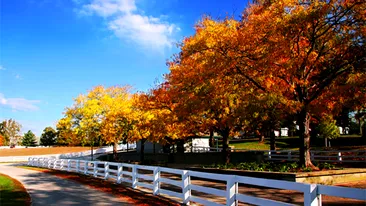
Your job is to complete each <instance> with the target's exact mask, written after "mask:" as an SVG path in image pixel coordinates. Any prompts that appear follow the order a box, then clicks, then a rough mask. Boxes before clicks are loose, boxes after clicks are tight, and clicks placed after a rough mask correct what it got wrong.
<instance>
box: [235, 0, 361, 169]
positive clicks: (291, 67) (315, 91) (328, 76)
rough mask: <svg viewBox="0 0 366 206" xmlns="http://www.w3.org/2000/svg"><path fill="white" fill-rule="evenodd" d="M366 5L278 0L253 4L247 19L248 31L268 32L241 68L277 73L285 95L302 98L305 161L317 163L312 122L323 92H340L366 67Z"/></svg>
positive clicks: (274, 76) (302, 154) (300, 117)
mask: <svg viewBox="0 0 366 206" xmlns="http://www.w3.org/2000/svg"><path fill="white" fill-rule="evenodd" d="M365 5H366V3H365V2H364V1H357V0H356V1H311V2H302V1H300V2H299V1H272V3H271V4H270V5H268V4H258V5H254V6H252V7H251V8H250V9H248V10H247V12H246V13H245V15H244V17H243V19H242V27H241V29H242V32H243V33H247V32H248V30H250V31H255V30H257V32H258V34H263V35H262V37H260V38H257V41H253V43H254V45H253V44H252V46H253V50H254V49H255V48H254V47H256V48H258V43H260V44H262V47H259V48H263V47H264V51H261V53H262V54H261V55H259V56H258V57H259V61H257V63H256V64H253V65H248V64H243V65H242V66H241V67H240V71H241V72H242V73H244V74H245V75H243V76H244V77H245V78H248V77H249V78H251V79H257V78H256V74H253V73H252V72H251V71H248V69H249V68H250V69H251V70H252V71H255V72H258V73H260V74H262V75H266V76H269V77H271V79H273V80H274V81H275V82H277V83H279V84H281V85H284V86H285V87H284V88H286V90H279V92H281V93H282V95H283V97H284V98H287V99H288V100H292V101H296V103H298V106H299V110H298V112H297V122H298V124H299V126H300V139H301V141H302V144H301V146H300V162H301V164H303V165H306V166H312V164H311V160H310V152H309V150H310V134H309V129H310V128H309V125H310V118H311V115H312V111H313V108H316V107H317V105H316V104H314V103H315V102H316V100H318V99H321V97H322V96H323V95H328V96H334V97H337V96H339V90H334V88H336V87H337V86H336V85H337V84H344V83H347V82H349V81H351V79H352V78H353V77H354V75H357V74H360V73H363V72H365V52H366V50H365V45H364V43H365V18H366V17H365V15H364V14H365V13H364V12H365ZM269 19H270V21H269ZM244 30H245V31H244ZM258 36H259V35H258ZM249 39H250V38H249ZM254 40H255V39H254ZM246 75H247V76H248V77H246ZM341 80H343V81H342V82H341ZM344 80H345V81H344ZM255 82H256V83H258V84H260V83H259V81H255ZM261 85H262V84H260V86H261Z"/></svg>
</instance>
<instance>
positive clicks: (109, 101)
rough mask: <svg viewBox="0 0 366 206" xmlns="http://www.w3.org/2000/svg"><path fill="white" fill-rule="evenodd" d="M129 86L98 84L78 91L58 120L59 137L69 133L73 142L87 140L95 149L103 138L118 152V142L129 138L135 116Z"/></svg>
mask: <svg viewBox="0 0 366 206" xmlns="http://www.w3.org/2000/svg"><path fill="white" fill-rule="evenodd" d="M130 89H131V87H129V86H122V87H120V86H114V87H108V88H105V87H103V86H96V87H94V88H93V89H92V90H90V91H89V92H88V93H87V94H81V95H79V96H78V97H77V98H75V100H74V101H75V102H74V105H73V106H72V107H70V108H66V111H65V117H64V118H62V119H61V120H60V121H59V122H58V124H57V128H58V136H59V137H58V138H60V137H62V139H64V137H66V136H68V135H70V137H69V138H72V139H73V140H72V142H78V141H79V142H81V143H82V144H83V143H85V142H87V143H89V144H90V145H91V146H92V149H93V147H94V145H95V143H96V142H98V141H99V140H100V139H101V140H103V141H104V142H106V143H107V144H113V152H114V154H115V156H116V153H117V146H118V143H119V141H121V140H123V139H126V138H128V136H127V133H128V130H130V129H131V124H132V120H133V118H132V116H131V114H132V110H131V102H130V93H129V92H130ZM60 141H61V140H60Z"/></svg>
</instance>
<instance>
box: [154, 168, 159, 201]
mask: <svg viewBox="0 0 366 206" xmlns="http://www.w3.org/2000/svg"><path fill="white" fill-rule="evenodd" d="M153 185H154V189H153V194H154V195H158V194H159V189H160V167H155V168H154V179H153Z"/></svg>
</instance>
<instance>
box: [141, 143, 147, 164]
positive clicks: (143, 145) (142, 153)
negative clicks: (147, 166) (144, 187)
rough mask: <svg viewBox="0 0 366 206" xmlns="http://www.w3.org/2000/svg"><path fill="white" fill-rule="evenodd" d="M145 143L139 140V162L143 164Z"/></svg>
mask: <svg viewBox="0 0 366 206" xmlns="http://www.w3.org/2000/svg"><path fill="white" fill-rule="evenodd" d="M145 142H146V139H141V151H140V162H141V163H144V161H145Z"/></svg>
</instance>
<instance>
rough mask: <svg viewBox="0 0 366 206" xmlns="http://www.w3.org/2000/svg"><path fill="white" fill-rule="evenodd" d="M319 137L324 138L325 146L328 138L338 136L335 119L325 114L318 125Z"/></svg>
mask: <svg viewBox="0 0 366 206" xmlns="http://www.w3.org/2000/svg"><path fill="white" fill-rule="evenodd" d="M318 130H319V137H321V138H324V139H325V146H326V147H327V146H329V145H328V139H336V138H338V137H339V136H340V132H339V128H338V126H337V125H336V121H335V120H333V118H332V117H330V116H327V117H325V118H323V120H321V121H320V123H319V126H318Z"/></svg>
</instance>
